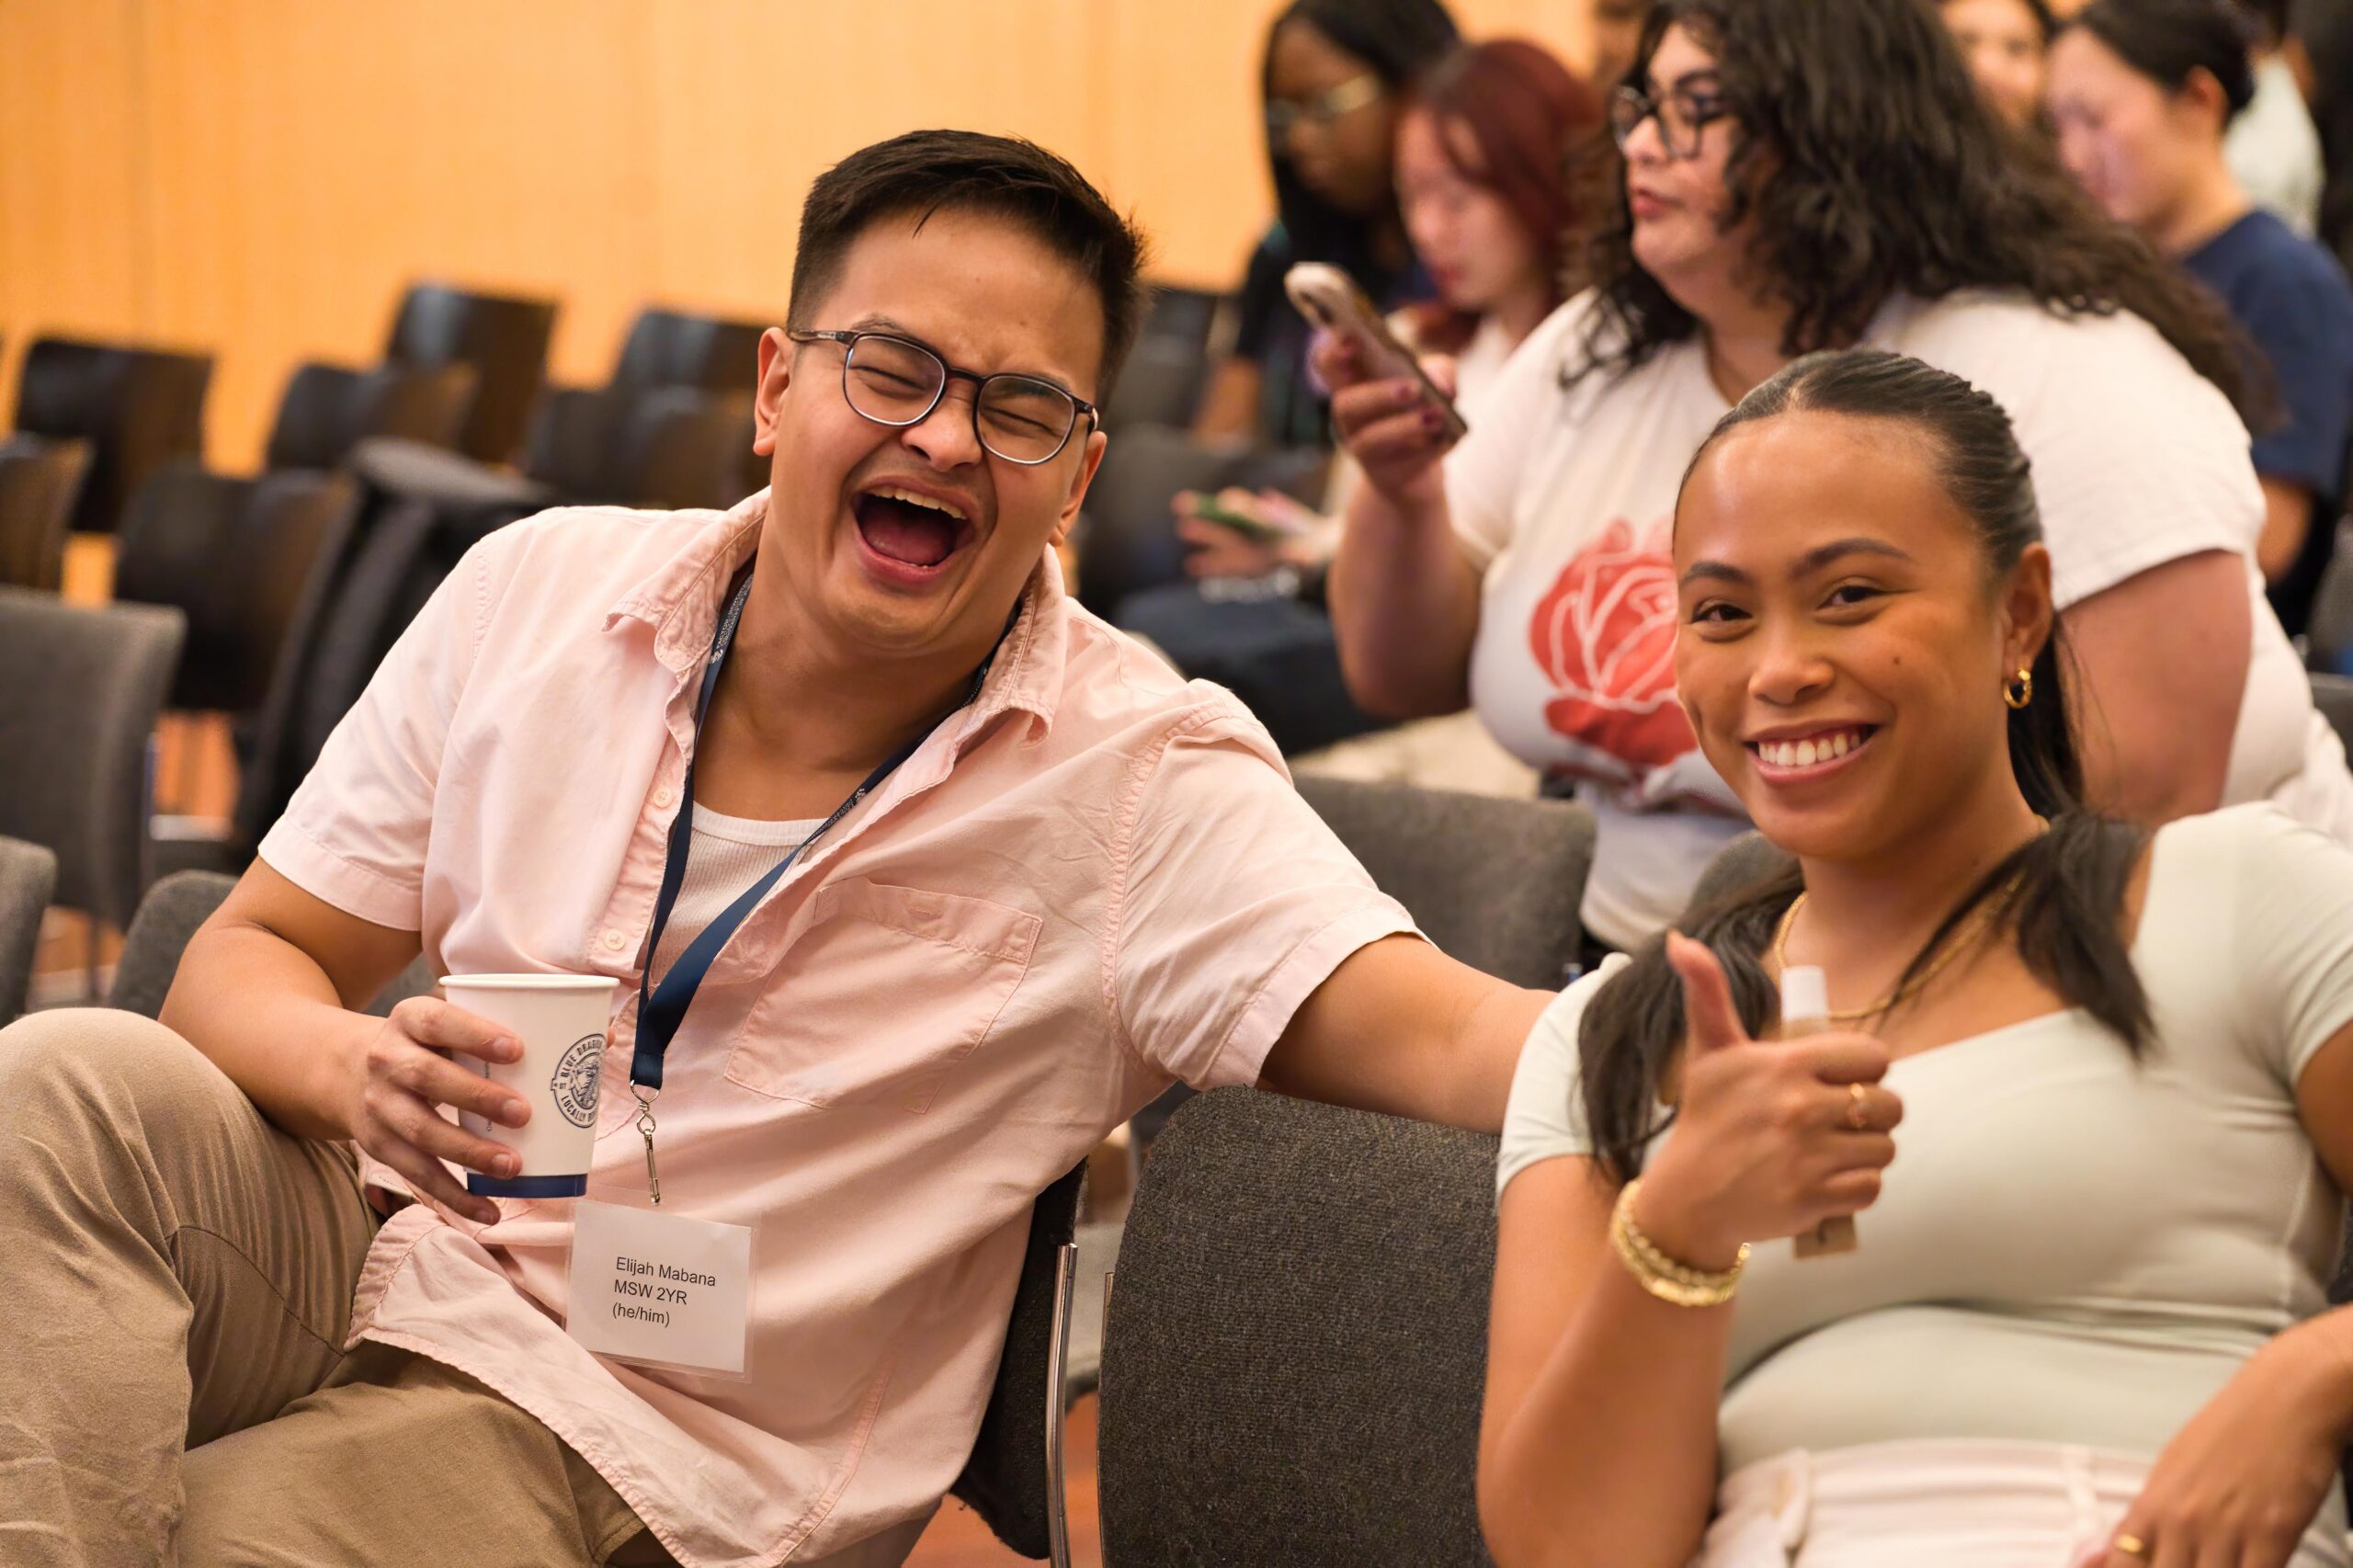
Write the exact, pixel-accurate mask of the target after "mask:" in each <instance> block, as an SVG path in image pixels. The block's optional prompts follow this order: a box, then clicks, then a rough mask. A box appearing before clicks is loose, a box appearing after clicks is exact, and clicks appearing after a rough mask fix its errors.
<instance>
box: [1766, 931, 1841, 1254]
mask: <svg viewBox="0 0 2353 1568" xmlns="http://www.w3.org/2000/svg"><path fill="white" fill-rule="evenodd" d="M1829 1032H1830V981H1829V977H1828V976H1826V975H1824V973H1823V972H1822V971H1821V970H1819V969H1816V968H1814V967H1813V965H1811V964H1792V965H1790V967H1789V968H1787V969H1784V970H1783V971H1781V1038H1782V1039H1783V1040H1803V1039H1805V1038H1806V1037H1807V1036H1809V1035H1818V1034H1827V1033H1829ZM1855 1246H1856V1236H1855V1221H1854V1217H1853V1216H1852V1215H1849V1214H1838V1215H1834V1216H1832V1217H1831V1218H1830V1219H1827V1220H1824V1221H1822V1223H1821V1224H1819V1225H1817V1226H1815V1227H1814V1228H1813V1230H1811V1231H1804V1232H1801V1233H1799V1234H1797V1235H1795V1236H1792V1237H1790V1249H1791V1250H1792V1251H1793V1252H1795V1253H1796V1255H1797V1256H1800V1257H1822V1256H1825V1255H1827V1254H1830V1253H1835V1252H1852V1251H1854V1250H1855Z"/></svg>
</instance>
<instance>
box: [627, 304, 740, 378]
mask: <svg viewBox="0 0 2353 1568" xmlns="http://www.w3.org/2000/svg"><path fill="white" fill-rule="evenodd" d="M766 331H767V327H766V326H765V325H764V324H761V323H759V322H754V321H730V320H728V319H726V318H724V317H722V316H706V315H697V314H695V313H693V312H688V311H673V310H664V309H660V308H656V307H649V308H648V309H645V310H642V311H640V312H638V313H637V319H636V320H635V321H633V322H631V323H630V327H629V335H628V337H626V338H625V339H623V340H622V343H621V352H620V359H619V360H618V361H616V362H615V364H614V366H613V378H612V380H611V381H608V382H607V383H606V385H607V386H608V387H639V388H645V387H699V388H701V389H702V390H703V391H704V392H745V393H748V392H751V390H752V387H753V384H754V382H755V381H757V380H758V376H759V366H760V335H761V334H762V333H764V332H766Z"/></svg>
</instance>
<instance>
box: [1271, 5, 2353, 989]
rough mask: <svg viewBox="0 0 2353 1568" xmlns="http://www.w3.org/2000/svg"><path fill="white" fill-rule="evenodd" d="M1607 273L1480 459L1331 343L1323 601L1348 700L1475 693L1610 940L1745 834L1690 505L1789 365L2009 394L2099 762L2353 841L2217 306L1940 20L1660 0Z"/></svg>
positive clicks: (1854, 8)
mask: <svg viewBox="0 0 2353 1568" xmlns="http://www.w3.org/2000/svg"><path fill="white" fill-rule="evenodd" d="M1615 115H1616V127H1617V130H1618V132H1619V137H1620V146H1621V147H1622V149H1623V152H1624V158H1625V169H1624V176H1623V186H1622V188H1621V190H1620V196H1619V199H1617V200H1616V201H1613V202H1609V203H1607V204H1605V206H1604V207H1603V210H1602V211H1601V213H1600V222H1599V224H1598V229H1597V233H1595V235H1594V236H1593V246H1592V251H1591V256H1592V263H1591V265H1592V273H1593V276H1594V278H1595V280H1596V287H1595V288H1594V289H1593V290H1590V291H1589V292H1587V293H1586V294H1585V295H1583V296H1581V297H1579V298H1577V299H1574V300H1572V301H1569V302H1568V303H1567V304H1565V305H1563V307H1562V308H1561V310H1560V311H1559V312H1555V313H1554V315H1553V316H1552V319H1551V320H1550V321H1548V322H1547V323H1546V324H1544V325H1543V326H1542V327H1540V328H1539V329H1538V330H1537V332H1536V334H1535V335H1533V336H1531V337H1530V338H1529V340H1528V342H1527V343H1525V344H1523V345H1522V346H1521V347H1520V350H1519V352H1518V354H1517V355H1515V356H1514V357H1513V359H1512V362H1511V363H1510V364H1509V365H1508V366H1506V368H1505V370H1504V373H1503V375H1502V377H1501V378H1500V379H1499V380H1498V381H1497V383H1496V386H1495V391H1494V392H1493V393H1492V394H1491V395H1490V396H1489V398H1488V400H1487V403H1486V406H1485V411H1484V412H1485V416H1484V417H1483V418H1482V419H1481V420H1479V421H1478V422H1477V423H1476V424H1474V425H1473V426H1472V430H1471V433H1470V435H1469V437H1468V438H1467V439H1465V440H1464V442H1463V443H1462V445H1461V449H1459V450H1457V451H1455V452H1454V453H1453V454H1452V455H1451V456H1450V457H1447V458H1446V460H1445V461H1444V462H1443V464H1441V462H1440V459H1441V456H1443V455H1444V452H1443V449H1444V445H1445V438H1444V436H1443V434H1442V433H1441V431H1440V430H1439V429H1438V427H1437V426H1436V425H1435V423H1434V422H1432V421H1429V420H1428V419H1427V418H1426V417H1425V416H1424V415H1423V414H1422V413H1421V410H1420V408H1419V406H1418V404H1416V403H1414V402H1412V401H1411V400H1410V398H1409V393H1408V388H1407V386H1406V385H1404V384H1402V383H1399V382H1396V381H1370V380H1368V379H1367V378H1366V376H1365V373H1364V371H1363V370H1362V369H1360V368H1358V367H1357V366H1355V365H1354V364H1353V363H1352V362H1351V360H1350V357H1349V355H1348V354H1347V350H1346V349H1345V347H1341V346H1339V345H1337V344H1327V345H1324V346H1323V347H1320V348H1319V350H1318V354H1319V360H1318V362H1319V364H1320V365H1322V366H1323V367H1324V373H1325V375H1326V378H1327V380H1328V381H1329V382H1330V384H1332V385H1333V386H1334V387H1335V388H1336V389H1338V390H1336V392H1335V393H1334V398H1333V411H1334V415H1335V419H1336V424H1337V426H1339V428H1340V430H1341V431H1342V432H1343V434H1344V437H1345V438H1346V441H1347V448H1348V450H1349V451H1350V452H1351V454H1352V455H1354V456H1355V457H1356V459H1357V460H1358V462H1359V463H1360V464H1361V465H1362V466H1363V468H1364V470H1365V473H1366V477H1367V483H1365V485H1364V486H1363V488H1362V489H1361V490H1360V491H1359V492H1358V496H1357V499H1356V502H1355V504H1354V505H1353V506H1352V507H1351V509H1350V511H1349V515H1348V518H1347V531H1346V534H1345V536H1344V539H1343V541H1342V544H1341V547H1340V551H1339V554H1338V556H1337V557H1336V560H1335V561H1334V563H1333V569H1332V582H1331V602H1332V607H1333V618H1334V622H1335V625H1336V629H1337V631H1338V633H1339V642H1340V653H1341V660H1342V664H1343V666H1344V668H1345V670H1346V673H1347V678H1348V684H1349V687H1350V690H1351V692H1352V693H1353V695H1354V696H1355V697H1356V699H1357V700H1358V702H1359V703H1361V704H1362V705H1363V706H1365V707H1366V708H1367V709H1369V710H1372V711H1375V712H1382V713H1388V714H1392V715H1397V716H1401V717H1402V716H1405V715H1413V714H1430V713H1442V712H1449V711H1452V710H1457V709H1460V708H1461V707H1463V706H1464V705H1466V704H1472V705H1474V706H1475V707H1476V710H1477V711H1478V713H1479V715H1480V717H1481V719H1482V720H1483V722H1485V724H1486V726H1487V728H1488V730H1489V731H1490V732H1491V733H1494V734H1495V737H1496V738H1497V739H1498V740H1500V741H1501V742H1502V743H1503V744H1504V746H1505V749H1506V750H1507V751H1510V752H1512V753H1513V754H1514V755H1516V756H1519V757H1520V758H1521V759H1522V760H1523V761H1525V762H1527V763H1529V765H1530V766H1532V767H1538V768H1540V769H1542V770H1544V771H1545V772H1547V773H1548V774H1549V775H1550V776H1551V778H1552V781H1553V785H1554V787H1555V788H1556V789H1561V790H1574V792H1575V793H1576V795H1577V796H1578V798H1580V799H1582V800H1584V801H1587V802H1588V803H1589V804H1590V805H1591V807H1592V809H1593V811H1594V813H1595V815H1596V817H1597V819H1598V823H1599V827H1600V835H1599V840H1598V843H1597V846H1596V852H1595V858H1594V863H1593V869H1592V872H1591V875H1590V877H1589V878H1588V880H1587V882H1586V899H1585V920H1586V928H1587V930H1588V931H1590V932H1591V933H1593V934H1594V935H1595V936H1596V937H1598V938H1600V940H1602V941H1604V942H1606V943H1608V944H1609V945H1611V946H1614V947H1620V948H1624V947H1631V946H1632V945H1633V944H1636V943H1638V942H1640V941H1642V940H1643V939H1644V938H1645V937H1650V936H1653V935H1655V934H1656V933H1657V932H1658V931H1659V930H1660V929H1661V928H1662V927H1664V926H1665V925H1666V924H1667V922H1668V921H1669V920H1671V919H1672V918H1673V917H1674V915H1675V914H1676V913H1677V911H1678V910H1679V909H1680V908H1681V907H1682V906H1683V903H1684V902H1685V900H1686V899H1687V898H1688V895H1689V893H1690V891H1691V889H1692V887H1693V886H1694V885H1695V883H1696V882H1697V881H1698V879H1699V873H1700V871H1701V869H1703V868H1704V867H1705V866H1706V865H1707V864H1708V862H1709V861H1710V860H1711V858H1713V857H1714V856H1715V854H1716V852H1717V851H1718V850H1719V849H1721V848H1722V846H1724V845H1725V844H1726V843H1728V842H1729V841H1730V840H1731V839H1732V838H1733V836H1734V835H1737V834H1738V833H1739V832H1740V831H1741V829H1742V827H1743V826H1744V825H1745V819H1744V815H1743V810H1742V805H1741V802H1740V801H1739V799H1738V797H1737V796H1736V795H1734V794H1733V792H1732V791H1731V790H1729V789H1728V788H1727V787H1726V784H1725V781H1724V780H1723V779H1722V778H1721V777H1720V776H1719V775H1718V774H1717V772H1716V770H1715V769H1714V768H1713V767H1711V765H1710V763H1709V760H1708V758H1707V756H1705V755H1704V754H1703V753H1702V752H1701V751H1700V749H1699V745H1698V743H1697V740H1696V738H1695V737H1694V735H1693V733H1692V731H1691V726H1690V724H1689V722H1688V721H1687V720H1686V719H1685V717H1684V715H1683V713H1682V710H1680V709H1679V708H1677V705H1676V701H1675V693H1674V686H1673V679H1672V673H1671V659H1672V652H1673V647H1674V641H1675V602H1674V592H1673V575H1672V567H1671V564H1670V562H1669V560H1668V554H1667V525H1668V517H1669V513H1670V511H1671V509H1672V506H1673V504H1674V498H1675V487H1676V484H1677V481H1678V479H1679V478H1680V476H1681V474H1682V472H1683V468H1684V465H1685V464H1686V463H1688V461H1689V460H1690V457H1691V454H1692V453H1693V452H1694V451H1696V450H1697V449H1699V442H1700V441H1701V440H1702V439H1703V438H1704V437H1706V435H1707V433H1708V431H1709V430H1710V429H1711V427H1712V426H1713V425H1714V424H1715V422H1716V421H1717V420H1718V419H1719V418H1721V417H1722V415H1723V414H1724V412H1725V411H1726V410H1727V409H1728V408H1730V407H1731V406H1732V405H1733V403H1734V402H1736V401H1737V400H1738V399H1739V398H1740V397H1741V396H1742V395H1744V394H1745V392H1748V390H1749V389H1750V388H1752V387H1754V386H1756V385H1757V384H1758V383H1759V382H1761V381H1764V380H1766V379H1767V378H1768V377H1769V376H1771V375H1772V374H1773V373H1774V372H1775V371H1777V370H1779V369H1780V368H1781V367H1782V366H1784V365H1786V364H1787V363H1789V362H1790V360H1791V359H1793V358H1796V357H1797V356H1799V355H1801V354H1803V353H1807V352H1810V351H1813V350H1816V349H1821V348H1825V347H1848V346H1854V345H1866V346H1870V347H1886V348H1892V349H1895V350H1898V351H1901V352H1904V353H1906V354H1909V355H1912V356H1914V357H1915V358H1920V359H1923V360H1926V361H1927V362H1928V363H1929V364H1932V365H1938V366H1940V367H1942V368H1944V369H1949V370H1952V371H1954V372H1955V373H1957V374H1960V375H1962V376H1964V377H1966V378H1967V379H1968V380H1970V381H1973V382H1974V383H1976V384H1977V385H1979V386H1982V387H1984V388H1985V389H1986V390H1987V391H1989V392H1992V393H1994V394H1995V396H1996V397H1998V398H1999V399H2000V400H2001V401H2002V403H2004V404H2005V405H2006V407H2007V408H2008V409H2009V410H2010V412H2011V415H2012V417H2013V418H2014V419H2015V420H2016V421H2017V424H2018V439H2019V442H2020V444H2021V445H2022V446H2023V447H2024V448H2025V449H2026V451H2027V454H2028V456H2029V457H2030V458H2031V459H2032V460H2034V465H2035V472H2036V486H2037V490H2038V493H2039V497H2040V503H2041V510H2042V520H2043V525H2044V527H2045V528H2046V529H2047V530H2048V531H2049V535H2050V543H2051V551H2052V557H2053V560H2054V562H2055V563H2056V577H2055V585H2056V593H2057V597H2058V602H2059V606H2060V608H2061V611H2062V613H2063V616H2064V618H2065V619H2066V621H2067V624H2068V630H2069V632H2070V635H2071V638H2072V641H2073V642H2074V644H2075V650H2076V653H2077V655H2078V657H2079V659H2080V661H2081V663H2082V666H2083V673H2084V676H2085V680H2084V683H2083V684H2084V690H2085V693H2086V704H2085V707H2086V714H2087V715H2088V716H2089V719H2088V727H2087V731H2086V780H2087V783H2088V786H2089V788H2090V790H2091V799H2092V801H2094V802H2095V803H2096V804H2097V805H2098V806H2099V807H2100V808H2101V809H2102V810H2104V811H2107V812H2111V813H2113V814H2115V815H2118V816H2120V817H2124V818H2127V819H2130V820H2134V821H2139V822H2143V823H2146V824H2157V823H2162V822H2165V821H2169V820H2171V819H2172V818H2175V817H2178V816H2183V815H2188V814H2190V813H2193V812H2205V811H2211V810H2212V809H2213V808H2214V807H2215V806H2217V805H2221V804H2224V803H2229V802H2235V801H2253V800H2271V801H2277V802H2278V803H2279V804H2280V805H2281V806H2282V807H2283V808H2284V809H2286V810H2287V811H2288V812H2290V814H2291V815H2293V816H2296V817H2298V818H2300V819H2301V820H2303V821H2305V822H2308V823H2311V824H2314V825H2316V826H2319V827H2322V828H2323V829H2324V830H2325V831H2326V832H2328V833H2329V834H2330V835H2332V836H2335V837H2338V838H2340V839H2347V840H2353V778H2348V776H2347V771H2346V764H2345V753H2344V748H2343V746H2342V745H2341V744H2339V743H2338V742H2337V740H2336V734H2335V733H2334V732H2333V731H2331V730H2330V729H2329V727H2328V725H2327V723H2326V722H2325V721H2324V720H2323V719H2322V718H2321V716H2320V715H2319V714H2318V713H2316V712H2315V711H2314V710H2313V699H2312V692H2311V687H2310V685H2309V683H2308V680H2307V678H2306V676H2305V674H2304V672H2303V669H2302V665H2301V664H2300V662H2299V661H2298V659H2297V656H2296V653H2295V651H2294V649H2293V648H2292V646H2291V645H2290V643H2289V642H2288V639H2287V637H2286V635H2285V634H2284V633H2283V632H2282V631H2280V629H2279V621H2278V619H2277V618H2276V617H2274V616H2273V615H2272V613H2271V610H2270V608H2269V606H2268V604H2267V603H2266V602H2265V600H2264V598H2263V592H2262V584H2261V581H2260V578H2259V577H2258V576H2257V574H2256V572H2255V570H2254V567H2253V564H2252V561H2251V552H2252V551H2253V549H2254V545H2255V541H2256V533H2257V531H2258V529H2259V528H2260V526H2261V522H2262V512H2263V506H2262V493H2261V491H2260V490H2259V489H2258V488H2257V486H2256V479H2255V472H2254V469H2253V467H2252V466H2251V465H2250V463H2249V462H2248V460H2247V437H2246V429H2245V426H2244V425H2243V424H2242V423H2241V421H2240V419H2239V417H2238V415H2236V414H2235V413H2234V409H2233V405H2232V401H2231V399H2232V397H2233V396H2234V395H2235V394H2236V392H2238V390H2239V388H2240V385H2241V382H2242V380H2243V377H2242V365H2241V362H2240V359H2239V347H2238V346H2239V340H2238V339H2237V337H2236V335H2235V334H2234V332H2233V331H2232V329H2231V326H2230V324H2229V321H2228V319H2227V317H2225V316H2224V314H2223V313H2222V311H2221V309H2220V307H2219V306H2218V305H2217V304H2216V303H2215V302H2214V301H2213V300H2212V299H2211V297H2210V296H2208V295H2207V294H2206V293H2205V292H2204V291H2203V290H2200V289H2198V288H2197V287H2196V286H2195V285H2194V284H2193V283H2191V282H2190V280H2189V279H2188V278H2186V277H2184V276H2182V275H2181V274H2180V273H2179V272H2178V271H2177V269H2175V268H2174V267H2171V266H2170V265H2168V264H2167V263H2166V262H2165V261H2164V259H2163V258H2161V257H2159V256H2155V255H2154V253H2152V252H2151V251H2150V249H2149V248H2148V246H2147V245H2146V244H2145V243H2143V241H2142V240H2140V239H2139V238H2138V237H2137V236H2134V235H2132V234H2131V233H2129V232H2127V231H2125V230H2123V229H2120V228H2119V227H2118V226H2117V225H2116V224H2114V223H2113V222H2109V220H2108V219H2107V218H2105V217H2104V216H2102V215H2101V214H2100V213H2098V212H2097V211H2096V210H2093V209H2092V208H2091V206H2090V205H2089V203H2088V202H2087V201H2086V199H2085V198H2084V197H2083V195H2082V193H2081V192H2080V191H2078V190H2076V189H2075V187H2074V184H2073V182H2072V181H2071V180H2069V179H2068V177H2067V176H2066V175H2065V173H2064V171H2063V170H2061V169H2060V168H2058V167H2057V166H2056V165H2055V164H2054V163H2052V161H2051V160H2049V159H2048V158H2045V157H2041V156H2040V155H2038V154H2037V153H2036V152H2035V149H2034V148H2033V147H2032V146H2031V145H2030V144H2029V142H2025V141H2022V140H2021V139H2020V138H2018V137H2016V136H2012V135H2008V134H2006V133H2005V132H2003V131H2002V130H2001V129H2000V128H1999V126H1998V125H1997V124H1996V122H1995V119H1994V116H1993V114H1992V112H1991V110H1990V109H1989V108H1987V107H1986V105H1985V104H1984V101H1983V99H1982V97H1981V96H1980V95H1979V93H1978V92H1977V90H1976V87H1975V85H1974V84H1973V83H1972V80H1971V78H1970V76H1969V74H1968V71H1967V69H1966V67H1965V66H1964V65H1963V64H1962V62H1961V56H1960V54H1959V51H1957V50H1956V49H1955V48H1954V46H1953V43H1952V40H1951V39H1950V37H1949V35H1948V34H1947V32H1946V30H1945V28H1943V26H1942V25H1941V24H1940V22H1939V21H1938V18H1937V17H1936V16H1935V14H1934V13H1933V12H1932V11H1931V10H1930V9H1929V8H1928V7H1927V6H1915V5H1893V4H1888V3H1886V0H1666V3H1665V4H1663V5H1662V6H1660V8H1659V11H1658V12H1657V14H1655V15H1654V17H1652V20H1651V23H1650V25H1649V27H1648V28H1646V29H1645V32H1644V35H1643V50H1642V51H1641V54H1640V56H1639V58H1638V62H1637V70H1636V74H1635V75H1634V76H1633V78H1632V79H1631V82H1630V84H1629V85H1628V86H1627V87H1625V88H1622V89H1620V94H1619V96H1618V98H1617V100H1616V103H1615Z"/></svg>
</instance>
